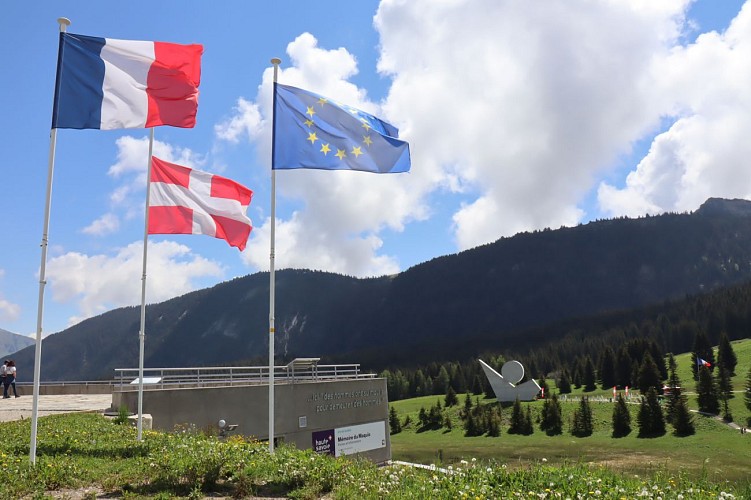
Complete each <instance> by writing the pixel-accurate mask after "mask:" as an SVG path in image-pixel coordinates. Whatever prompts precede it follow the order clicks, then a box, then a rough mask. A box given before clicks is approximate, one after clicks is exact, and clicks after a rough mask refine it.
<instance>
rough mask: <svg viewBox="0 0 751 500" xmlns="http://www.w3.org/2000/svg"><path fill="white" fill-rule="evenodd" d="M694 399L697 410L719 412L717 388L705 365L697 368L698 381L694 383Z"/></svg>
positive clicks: (714, 413)
mask: <svg viewBox="0 0 751 500" xmlns="http://www.w3.org/2000/svg"><path fill="white" fill-rule="evenodd" d="M696 400H697V403H698V404H699V411H702V412H705V413H711V414H713V415H716V414H718V413H719V412H720V403H719V401H718V400H717V389H716V387H715V383H714V380H713V379H712V374H711V373H709V369H708V368H707V367H706V366H702V367H700V368H699V381H698V382H697V383H696Z"/></svg>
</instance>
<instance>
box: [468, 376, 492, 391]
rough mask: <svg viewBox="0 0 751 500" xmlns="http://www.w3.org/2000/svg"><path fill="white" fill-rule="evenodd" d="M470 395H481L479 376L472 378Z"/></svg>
mask: <svg viewBox="0 0 751 500" xmlns="http://www.w3.org/2000/svg"><path fill="white" fill-rule="evenodd" d="M488 385H489V384H488ZM472 394H482V379H481V378H480V376H479V375H475V376H474V378H472Z"/></svg>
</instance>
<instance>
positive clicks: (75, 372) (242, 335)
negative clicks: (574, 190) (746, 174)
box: [17, 200, 751, 380]
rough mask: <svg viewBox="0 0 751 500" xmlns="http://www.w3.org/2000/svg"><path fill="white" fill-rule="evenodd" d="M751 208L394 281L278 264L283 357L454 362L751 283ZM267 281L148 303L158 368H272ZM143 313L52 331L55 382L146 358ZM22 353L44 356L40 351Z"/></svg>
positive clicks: (634, 222)
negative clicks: (598, 319) (531, 333)
mask: <svg viewBox="0 0 751 500" xmlns="http://www.w3.org/2000/svg"><path fill="white" fill-rule="evenodd" d="M749 207H751V203H749V202H746V201H742V200H708V201H707V203H705V204H704V205H703V206H702V207H701V208H700V209H699V210H697V211H696V212H694V213H691V214H665V215H661V216H656V217H647V218H641V219H626V218H622V219H615V220H603V221H597V222H592V223H589V224H586V225H581V226H578V227H573V228H562V229H559V230H555V231H554V230H545V231H537V232H534V233H523V234H519V235H517V236H514V237H512V238H504V239H501V240H498V241H496V242H495V243H492V244H488V245H484V246H482V247H479V248H475V249H472V250H467V251H465V252H461V253H459V254H455V255H450V256H445V257H440V258H436V259H433V260H431V261H429V262H426V263H424V264H420V265H417V266H415V267H413V268H410V269H408V270H406V271H404V272H402V273H400V274H398V275H396V276H392V277H381V278H373V279H355V278H351V277H346V276H340V275H335V274H331V273H323V272H314V271H303V270H283V271H279V272H277V274H276V291H277V294H276V318H275V319H276V336H275V340H276V344H277V345H276V352H277V354H278V355H279V357H278V359H277V363H284V362H286V361H287V360H289V359H291V358H293V357H296V356H322V357H325V358H329V359H334V358H336V359H339V360H342V361H343V360H346V361H348V362H359V361H362V360H367V361H368V362H370V363H373V364H375V365H379V364H380V365H385V364H389V363H392V362H394V361H398V360H407V361H411V360H417V359H421V360H425V359H446V358H447V357H448V358H450V357H451V354H452V353H451V349H452V348H453V347H452V346H455V345H456V342H457V341H461V340H467V341H468V340H470V339H473V338H492V339H494V340H495V342H497V343H498V344H500V345H502V344H503V343H504V342H505V341H506V342H507V341H510V340H511V339H513V340H514V342H515V343H517V344H518V343H519V341H520V339H518V338H516V337H515V335H517V333H516V332H519V331H521V330H523V329H526V328H530V327H535V326H540V325H545V324H549V323H552V322H555V321H560V320H563V319H566V318H574V317H578V316H586V315H591V314H596V313H600V312H604V311H610V310H621V309H627V308H632V307H639V306H643V305H647V304H652V303H656V302H660V301H663V300H666V299H674V298H679V297H683V296H685V295H687V294H697V293H703V292H706V291H710V290H713V289H716V288H718V287H723V286H727V285H731V284H735V283H740V282H744V281H748V280H751V208H749ZM268 281H269V280H268V274H267V273H258V274H254V275H250V276H245V277H242V278H237V279H235V280H232V281H229V282H226V283H221V284H219V285H217V286H215V287H213V288H210V289H205V290H199V291H196V292H193V293H190V294H187V295H185V296H183V297H178V298H175V299H172V300H170V301H167V302H164V303H161V304H154V305H151V306H149V307H148V308H147V327H146V366H152V367H155V366H175V367H176V366H201V365H203V366H206V365H217V364H233V363H239V362H248V361H249V360H251V359H253V358H255V359H256V360H257V361H260V363H261V364H263V363H265V362H266V361H265V355H266V353H267V351H268V344H267V339H268V289H269V283H268ZM138 322H139V309H138V308H137V307H131V308H123V309H118V310H115V311H110V312H108V313H106V314H103V315H101V316H98V317H96V318H91V319H89V320H86V321H84V322H82V323H80V324H79V325H76V326H74V327H72V328H69V329H68V330H65V331H63V332H60V333H58V334H56V335H52V336H50V337H48V338H47V339H45V341H44V346H45V347H44V348H43V357H42V378H43V379H44V380H56V379H67V380H71V379H91V378H109V377H112V374H113V372H112V369H113V368H116V367H135V366H137V361H138ZM504 339H506V340H504ZM17 360H21V361H23V363H24V364H25V365H26V366H29V367H30V366H31V365H33V349H26V350H24V351H22V352H21V353H19V354H18V355H17ZM24 371H25V373H27V374H28V373H32V371H31V370H30V369H26V370H24Z"/></svg>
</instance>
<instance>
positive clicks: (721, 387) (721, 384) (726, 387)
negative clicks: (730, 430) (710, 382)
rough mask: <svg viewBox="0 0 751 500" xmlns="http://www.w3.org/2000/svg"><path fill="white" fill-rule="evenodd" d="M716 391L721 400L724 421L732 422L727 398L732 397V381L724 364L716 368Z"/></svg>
mask: <svg viewBox="0 0 751 500" xmlns="http://www.w3.org/2000/svg"><path fill="white" fill-rule="evenodd" d="M716 371H717V392H718V395H719V398H720V401H722V418H723V420H725V422H732V421H733V416H732V415H731V414H730V407H729V406H728V400H729V399H730V398H732V397H733V383H732V382H731V381H730V372H729V371H728V369H727V368H726V367H725V366H719V367H718V368H717V370H716Z"/></svg>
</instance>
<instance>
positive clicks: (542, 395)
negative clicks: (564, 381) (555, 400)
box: [540, 387, 545, 399]
mask: <svg viewBox="0 0 751 500" xmlns="http://www.w3.org/2000/svg"><path fill="white" fill-rule="evenodd" d="M540 397H541V398H542V399H545V388H544V387H540Z"/></svg>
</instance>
